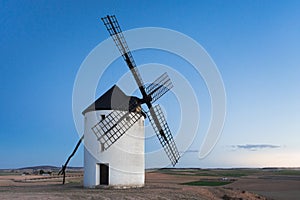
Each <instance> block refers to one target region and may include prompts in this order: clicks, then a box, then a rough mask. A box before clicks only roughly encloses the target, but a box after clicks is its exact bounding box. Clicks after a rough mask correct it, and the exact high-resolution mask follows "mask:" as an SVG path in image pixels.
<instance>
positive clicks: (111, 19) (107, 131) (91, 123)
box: [59, 16, 180, 188]
mask: <svg viewBox="0 0 300 200" xmlns="http://www.w3.org/2000/svg"><path fill="white" fill-rule="evenodd" d="M102 21H103V22H104V25H105V26H106V28H107V30H108V32H109V34H110V36H111V37H112V39H113V40H114V42H115V44H116V46H117V47H118V49H119V51H120V53H121V55H122V57H123V59H124V60H125V62H126V64H127V66H128V67H129V69H130V71H131V73H132V75H133V77H134V79H135V81H136V83H137V85H138V87H139V90H140V92H141V94H142V99H140V98H137V97H132V96H127V95H125V94H124V93H123V92H122V91H121V90H120V88H119V87H117V86H113V87H112V88H111V89H109V90H108V91H107V92H106V93H105V94H103V95H102V96H101V97H100V98H98V99H97V100H96V101H95V102H94V103H92V104H91V105H90V106H89V107H87V108H86V109H85V110H84V111H83V115H84V126H85V127H84V135H83V136H82V138H81V139H80V140H79V142H78V143H77V145H76V147H75V149H74V151H73V152H72V154H71V155H70V157H69V158H68V160H67V161H66V163H65V165H63V167H62V169H61V171H60V172H59V174H63V175H64V177H65V170H66V167H67V164H68V162H69V160H70V158H71V157H72V156H73V155H74V154H75V152H76V151H77V149H78V146H79V145H80V143H81V141H82V139H83V138H84V143H85V150H84V186H85V187H97V186H101V185H103V186H105V185H107V186H112V187H122V188H129V187H141V186H143V185H144V180H145V174H144V173H145V172H144V169H145V164H144V162H145V158H144V119H145V118H146V116H147V117H148V118H149V120H150V123H151V125H152V127H153V129H154V131H155V133H156V135H157V137H158V139H159V141H160V143H161V145H162V146H163V148H164V150H165V152H166V154H167V156H168V158H169V159H170V161H171V163H172V165H173V166H175V164H176V163H177V162H178V160H179V158H180V155H179V152H178V149H177V147H176V145H175V142H174V139H173V136H172V134H171V131H170V129H169V126H168V124H167V122H166V120H165V117H164V114H163V112H162V109H161V108H160V106H159V105H155V106H153V105H152V104H153V103H154V102H155V101H156V100H158V99H159V98H160V97H161V96H162V95H164V94H165V93H166V92H168V91H169V90H170V89H171V88H172V87H173V85H172V82H171V80H170V78H169V76H168V75H167V74H166V73H164V74H162V75H161V76H160V77H159V78H157V79H156V80H155V81H154V82H153V83H151V84H148V85H147V86H145V85H144V83H143V80H142V78H141V76H140V73H139V71H138V69H137V67H136V64H135V62H134V60H133V57H132V54H131V52H130V50H129V48H128V45H127V43H126V41H125V38H124V36H123V34H122V31H121V28H120V26H119V24H118V21H117V19H116V17H115V16H106V17H104V18H102ZM142 104H146V106H147V107H148V109H149V110H148V111H147V112H145V111H144V110H143V109H142V107H141V105H142ZM64 180H65V179H63V183H64Z"/></svg>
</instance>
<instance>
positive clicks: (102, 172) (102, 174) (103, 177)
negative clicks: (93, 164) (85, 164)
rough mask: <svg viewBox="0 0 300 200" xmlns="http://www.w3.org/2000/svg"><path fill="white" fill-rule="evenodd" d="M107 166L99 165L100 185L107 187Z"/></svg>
mask: <svg viewBox="0 0 300 200" xmlns="http://www.w3.org/2000/svg"><path fill="white" fill-rule="evenodd" d="M108 174H109V167H108V164H100V185H108Z"/></svg>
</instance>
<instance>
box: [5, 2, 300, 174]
mask: <svg viewBox="0 0 300 200" xmlns="http://www.w3.org/2000/svg"><path fill="white" fill-rule="evenodd" d="M299 10H300V2H299V1H255V0H254V1H230V0H229V1H111V0H109V1H81V2H80V1H76V2H74V1H1V2H0V25H1V28H0V58H1V65H0V87H1V98H0V108H1V112H0V121H1V128H0V137H1V140H0V168H18V167H24V166H32V165H57V166H60V165H61V164H63V163H64V161H65V159H66V158H67V156H68V155H69V153H70V152H71V151H72V149H73V147H74V145H75V144H76V142H77V140H78V134H77V132H76V129H75V126H74V122H73V116H72V91H73V84H74V81H75V78H76V74H77V71H78V69H79V67H80V65H81V63H82V62H83V60H84V59H85V57H86V56H87V55H88V54H89V52H90V51H91V50H92V49H93V48H94V47H95V46H96V45H98V44H99V43H100V42H101V41H103V40H105V39H106V38H108V34H107V32H106V30H105V28H104V26H103V24H102V22H101V21H100V18H101V17H103V16H105V15H107V14H115V15H116V16H117V18H118V19H119V22H120V24H121V27H122V29H123V30H129V29H133V28H141V27H164V28H169V29H173V30H176V31H179V32H182V33H184V34H186V35H188V36H190V37H191V38H193V39H194V40H196V41H197V42H199V43H200V44H201V45H202V46H203V47H204V48H205V49H206V51H207V52H208V53H209V54H210V56H211V57H212V59H213V60H214V61H215V63H216V65H217V66H218V69H219V71H220V74H221V75H222V78H223V81H224V85H225V88H226V94H227V116H226V121H225V126H224V130H223V133H222V135H221V137H220V140H219V141H218V143H217V145H216V147H215V148H214V150H213V151H212V152H211V153H210V154H209V156H208V157H206V158H205V159H202V160H199V159H198V154H197V152H196V151H197V150H199V146H200V145H201V143H202V141H203V132H204V131H205V129H206V128H207V126H208V125H207V123H208V121H209V120H208V118H209V114H208V113H209V111H208V110H207V109H206V106H205V105H206V104H209V98H208V92H207V91H205V85H204V84H203V83H200V82H201V81H200V82H199V81H197V80H194V79H193V78H192V77H191V78H190V83H191V84H192V85H193V87H196V88H197V87H198V85H197V84H199V87H198V88H200V89H201V88H203V93H201V91H200V92H199V94H197V95H198V96H199V97H200V99H201V95H200V93H201V94H203V96H204V97H203V99H206V100H203V102H204V103H203V105H202V107H203V108H202V110H203V116H204V117H202V118H204V119H202V120H203V123H201V124H200V128H199V132H198V136H197V137H196V138H195V141H194V143H193V144H192V146H191V147H190V151H189V152H187V153H186V154H185V155H184V156H183V158H182V159H181V161H180V163H179V167H189V166H193V167H263V166H288V167H289V166H300V156H299V154H300V145H299V142H300V103H299V102H300V89H299V85H300V56H299V52H300V37H299V36H300V20H299V19H300V12H299ZM129 46H130V44H129ZM154 55H156V56H154ZM134 56H135V59H136V61H137V64H138V65H140V64H146V63H149V62H157V63H162V64H168V65H169V66H170V67H172V66H174V69H176V70H178V71H179V72H181V73H182V74H185V75H186V78H187V79H189V77H188V75H189V73H191V74H192V71H189V70H187V69H189V68H188V67H186V68H184V69H183V67H182V68H180V66H179V65H178V63H181V64H182V63H183V62H182V61H178V62H177V61H176V59H175V58H174V60H175V61H176V62H175V61H173V62H172V61H169V60H167V59H166V58H164V54H163V52H160V53H159V52H154V51H148V52H147V51H145V52H136V54H134ZM169 56H170V55H169ZM119 63H120V65H121V66H118V67H120V68H122V70H123V71H122V70H121V71H120V72H119V74H114V77H111V75H110V74H109V71H107V73H106V79H104V80H106V82H105V83H103V84H102V85H101V82H100V83H99V87H98V91H97V93H98V94H102V93H103V92H105V91H106V90H107V89H108V88H109V86H111V85H112V84H114V81H115V80H114V79H115V78H116V76H122V73H126V71H127V68H126V66H125V64H123V63H122V62H119ZM117 64H118V62H117ZM115 71H116V70H115ZM109 81H110V82H109ZM201 84H202V86H201ZM200 89H199V90H200ZM169 95H170V94H169ZM161 103H162V104H163V103H164V101H163V100H162V102H161ZM166 109H167V110H168V106H166ZM169 110H171V111H172V109H170V108H169ZM168 113H169V111H168ZM202 124H203V125H202ZM171 127H173V128H175V129H176V124H173V125H172V123H171ZM175 132H176V131H175ZM146 147H147V143H146ZM147 148H150V147H149V144H148V147H147ZM82 150H83V149H82V147H81V148H80V149H79V152H78V153H77V154H76V157H75V158H74V160H72V162H71V165H73V166H82V161H83V153H82Z"/></svg>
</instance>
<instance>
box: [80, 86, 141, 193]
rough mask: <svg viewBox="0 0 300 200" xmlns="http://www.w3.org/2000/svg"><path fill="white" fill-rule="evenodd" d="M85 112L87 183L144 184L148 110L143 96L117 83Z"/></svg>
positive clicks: (92, 185) (137, 185)
mask: <svg viewBox="0 0 300 200" xmlns="http://www.w3.org/2000/svg"><path fill="white" fill-rule="evenodd" d="M130 104H131V110H129V105H130ZM83 115H84V127H85V128H84V186H85V187H96V186H98V185H100V186H101V185H103V186H106V185H109V186H113V187H118V188H128V187H142V186H144V179H145V174H144V173H145V172H144V171H145V164H144V162H145V161H144V160H145V158H144V117H145V114H143V113H142V112H141V107H140V99H138V98H136V97H130V96H126V95H125V94H124V93H123V92H122V91H121V90H120V88H119V87H118V86H116V85H115V86H113V87H112V88H110V89H109V90H108V91H107V92H106V93H105V94H103V95H102V96H101V97H100V98H98V99H97V100H96V101H95V102H94V103H93V104H92V105H90V106H89V107H88V108H87V109H85V110H84V111H83ZM125 132H126V134H124V133H125ZM121 136H122V137H121ZM99 142H100V143H99Z"/></svg>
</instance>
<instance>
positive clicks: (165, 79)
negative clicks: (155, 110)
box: [146, 73, 173, 103]
mask: <svg viewBox="0 0 300 200" xmlns="http://www.w3.org/2000/svg"><path fill="white" fill-rule="evenodd" d="M172 87H173V84H172V82H171V79H170V77H169V76H168V74H167V73H163V74H162V75H161V76H160V77H158V78H157V79H156V80H155V81H154V82H153V83H151V84H150V85H148V86H147V87H146V93H147V95H148V96H151V99H152V100H151V102H152V103H154V102H155V101H157V100H158V99H159V98H160V97H162V96H163V95H164V94H165V93H167V92H168V91H169V90H170V89H171V88H172Z"/></svg>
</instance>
